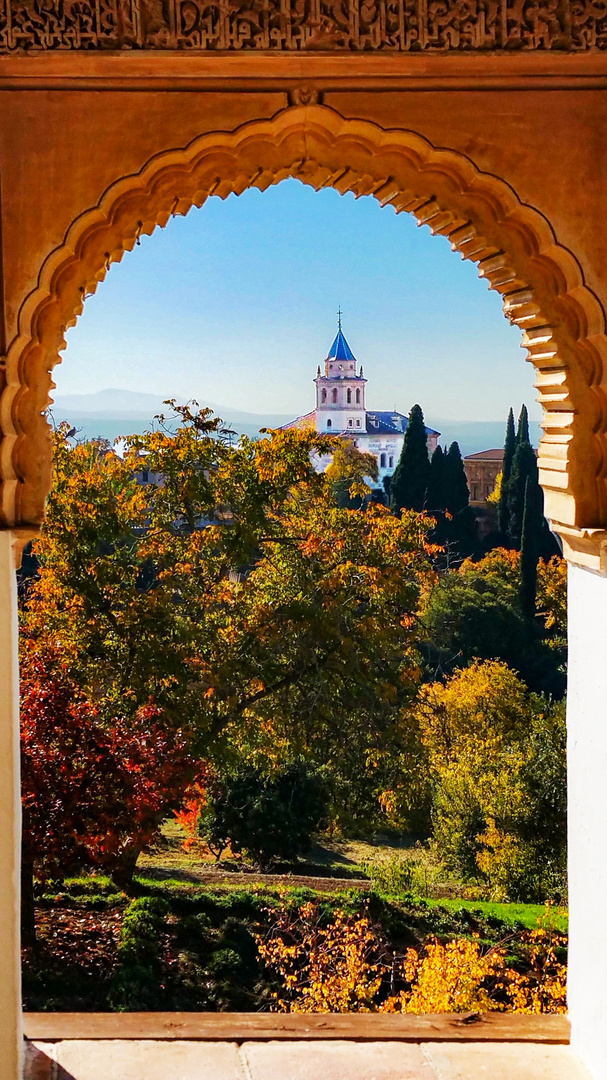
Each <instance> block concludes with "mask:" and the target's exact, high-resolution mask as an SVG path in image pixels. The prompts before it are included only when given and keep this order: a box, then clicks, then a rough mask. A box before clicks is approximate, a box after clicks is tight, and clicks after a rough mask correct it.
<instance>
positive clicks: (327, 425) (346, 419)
mask: <svg viewBox="0 0 607 1080" xmlns="http://www.w3.org/2000/svg"><path fill="white" fill-rule="evenodd" d="M337 317H338V324H337V335H336V337H335V341H334V342H333V344H332V345H331V348H330V349H329V352H328V355H327V358H326V360H325V364H324V367H325V371H324V375H323V374H321V370H320V366H319V367H318V374H317V376H316V378H315V380H314V382H315V384H316V410H315V413H316V430H317V431H326V432H334V433H336V434H339V433H341V432H347V433H348V434H350V433H351V434H352V436H353V437H356V435H362V434H364V433H366V428H367V414H366V403H365V388H366V385H367V380H366V379H365V378H363V369H362V367H361V368H360V372H359V374H358V375H357V374H356V357H355V356H354V353H353V352H352V349H351V348H350V346H349V345H348V342H347V341H346V339H345V337H344V334H343V331H342V328H341V311H339V312H338V316H337Z"/></svg>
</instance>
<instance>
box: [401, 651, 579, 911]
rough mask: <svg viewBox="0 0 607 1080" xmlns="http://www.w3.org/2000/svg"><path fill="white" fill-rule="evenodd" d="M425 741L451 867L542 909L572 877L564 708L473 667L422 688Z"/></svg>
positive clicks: (501, 667) (502, 670)
mask: <svg viewBox="0 0 607 1080" xmlns="http://www.w3.org/2000/svg"><path fill="white" fill-rule="evenodd" d="M418 718H419V722H420V727H421V733H422V741H423V743H424V745H425V747H426V750H427V752H428V758H429V766H430V769H431V771H432V774H433V776H434V779H435V791H434V806H433V820H434V837H435V842H436V844H437V847H438V849H439V851H440V853H441V855H442V857H443V858H444V859H445V861H446V862H447V864H448V865H450V866H451V867H453V868H455V869H457V870H458V871H459V872H460V873H462V874H464V875H465V876H468V877H478V876H481V875H482V876H484V877H485V879H486V880H487V881H488V882H489V884H490V885H491V886H492V888H493V889H494V891H495V895H496V897H499V898H502V899H512V900H532V901H541V900H543V899H545V898H546V896H550V895H551V894H554V891H557V892H558V890H559V889H560V888H562V886H563V882H564V872H565V852H566V846H565V837H566V827H565V826H566V775H565V769H566V759H565V722H564V713H563V709H562V707H561V706H558V705H553V704H551V703H550V702H548V701H547V700H545V699H542V698H540V697H537V696H535V695H533V694H530V693H529V691H528V690H527V687H526V686H525V684H524V683H523V682H522V680H521V679H519V678H518V677H517V676H516V674H515V673H514V672H513V671H511V670H509V668H508V667H507V666H506V665H505V664H503V663H499V662H495V661H486V662H484V663H483V662H480V661H476V662H474V663H473V664H471V665H470V666H469V667H468V668H466V669H464V670H462V671H459V672H456V673H455V674H454V675H453V676H452V677H451V678H450V679H449V680H448V681H447V682H446V683H440V682H437V683H433V684H431V685H428V686H426V687H424V689H423V690H422V692H421V695H420V700H419V705H418Z"/></svg>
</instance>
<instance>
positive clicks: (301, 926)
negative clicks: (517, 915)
mask: <svg viewBox="0 0 607 1080" xmlns="http://www.w3.org/2000/svg"><path fill="white" fill-rule="evenodd" d="M256 941H257V948H258V952H259V956H260V958H261V959H262V960H263V962H264V963H265V964H266V965H267V966H268V967H270V968H273V969H274V970H275V971H276V972H278V974H279V975H280V976H281V978H282V980H283V986H284V991H283V994H282V995H281V994H280V993H276V994H275V1003H276V1004H275V1008H276V1009H277V1010H278V1011H281V1012H306V1013H312V1012H339V1013H344V1012H386V1013H400V1012H405V1013H417V1014H422V1013H451V1012H490V1011H498V1012H503V1011H506V1010H508V1011H513V1012H519V1013H562V1012H566V1010H567V1003H566V968H565V966H564V965H563V964H562V963H561V962H560V961H559V959H558V956H557V950H558V949H559V948H562V947H563V946H564V945H565V944H566V939H565V937H564V935H562V934H559V933H556V932H555V931H554V929H553V928H552V926H551V925H550V922H549V920H544V923H542V922H541V920H540V921H539V922H538V927H537V929H536V930H531V931H525V932H524V933H523V934H522V935H521V940H520V944H521V945H522V946H523V951H524V952H526V954H527V962H526V965H525V966H526V968H527V970H526V971H525V972H520V971H518V970H516V969H514V968H512V967H508V966H507V963H506V950H505V949H504V948H503V947H494V948H491V949H489V950H486V951H483V948H482V945H481V942H480V941H479V939H478V937H473V938H455V939H453V940H452V941H448V942H446V943H442V942H440V941H438V940H436V939H433V940H431V941H429V942H428V943H427V944H426V945H425V946H424V947H423V948H421V949H419V950H418V949H408V950H407V953H406V955H405V957H404V959H403V958H399V957H397V956H394V955H392V954H391V952H390V950H389V949H388V947H387V946H386V943H385V942H384V941H383V940H382V938H381V936H380V934H379V932H378V930H377V929H376V928H375V927H374V926H373V925H372V924H371V922H370V921H369V919H368V918H367V917H366V916H362V915H348V914H346V913H345V912H343V911H337V912H336V913H335V916H334V921H333V922H332V923H330V924H329V925H326V926H323V924H322V918H321V912H320V908H319V905H318V904H312V903H309V904H304V905H302V907H301V908H299V910H298V911H297V910H293V909H291V908H289V907H287V906H286V905H284V906H283V907H282V908H281V909H280V910H279V911H278V913H277V915H276V920H275V922H274V924H273V926H272V927H271V929H270V931H269V933H268V934H267V935H266V937H261V936H260V935H257V937H256ZM403 982H404V983H405V987H406V988H405V989H403V990H402V991H401V992H400V993H398V994H394V993H392V994H391V995H390V996H386V991H387V990H388V988H389V987H390V986H392V985H393V984H394V983H396V984H397V985H398V983H401V984H402V983H403Z"/></svg>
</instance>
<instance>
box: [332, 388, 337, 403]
mask: <svg viewBox="0 0 607 1080" xmlns="http://www.w3.org/2000/svg"><path fill="white" fill-rule="evenodd" d="M331 400H332V402H333V404H334V405H335V404H336V403H337V390H332V391H331Z"/></svg>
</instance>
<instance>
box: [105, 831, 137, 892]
mask: <svg viewBox="0 0 607 1080" xmlns="http://www.w3.org/2000/svg"><path fill="white" fill-rule="evenodd" d="M140 852H141V844H140V843H139V842H138V841H132V842H131V843H130V844H128V845H127V847H125V848H124V851H123V852H122V854H121V855H120V858H119V859H118V861H117V862H116V864H115V866H114V867H113V869H112V874H111V876H112V881H114V882H115V883H116V885H118V886H119V888H121V889H124V890H125V892H129V890H130V888H131V886H132V884H133V874H134V873H135V867H136V865H137V859H138V858H139V855H140Z"/></svg>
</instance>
